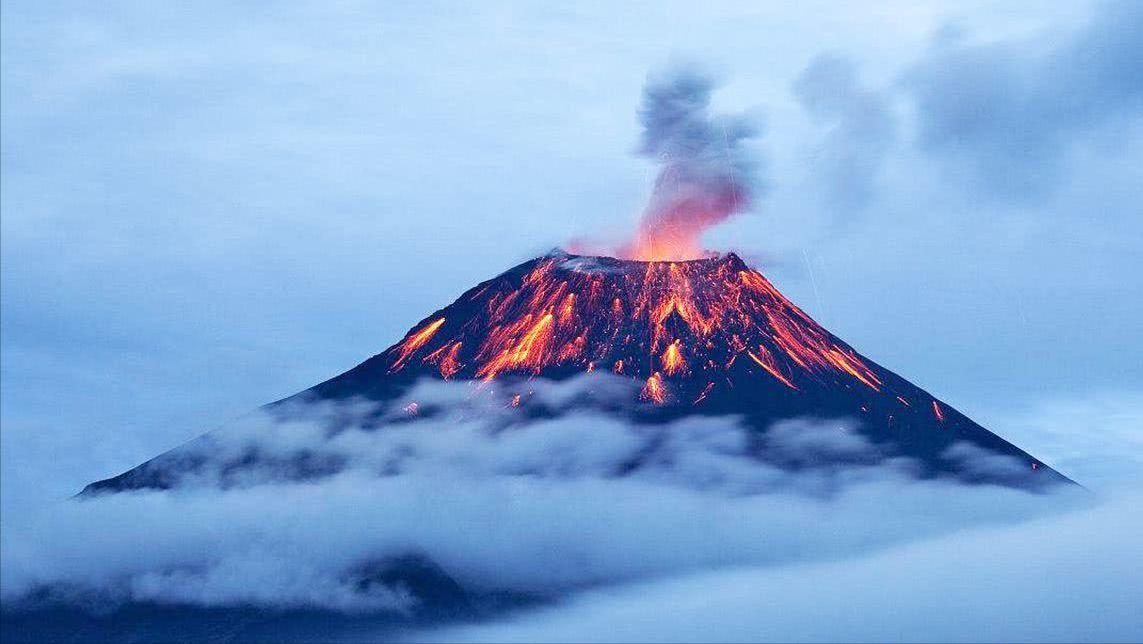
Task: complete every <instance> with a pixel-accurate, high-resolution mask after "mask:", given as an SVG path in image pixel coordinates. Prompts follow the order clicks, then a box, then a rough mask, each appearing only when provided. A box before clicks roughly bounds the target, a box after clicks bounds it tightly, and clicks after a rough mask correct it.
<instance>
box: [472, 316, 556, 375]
mask: <svg viewBox="0 0 1143 644" xmlns="http://www.w3.org/2000/svg"><path fill="white" fill-rule="evenodd" d="M529 317H530V316H529ZM553 319H554V316H553V315H552V314H551V313H546V314H544V316H543V317H541V318H540V319H539V320H538V321H537V322H536V323H535V324H533V325H532V326H531V328H529V329H528V330H527V331H526V332H525V333H524V334H523V335H522V336H521V337H520V339H519V340H518V341H516V342H515V343H512V344H510V345H509V346H508V347H507V348H505V349H504V350H502V351H501V352H500V353H499V354H497V355H496V357H494V358H492V359H491V360H489V361H488V362H486V363H484V365H483V366H482V367H480V369H478V370H477V372H476V375H477V376H478V377H483V378H484V379H485V380H491V379H493V378H495V377H496V374H497V373H500V372H501V371H503V370H505V369H511V368H515V367H520V366H527V367H531V368H532V369H533V370H534V371H536V372H539V370H540V369H541V368H542V367H543V366H544V365H545V363H546V361H545V354H546V352H547V348H548V343H549V342H550V341H551V339H552V320H553ZM527 321H528V317H525V318H524V319H523V320H520V321H518V322H517V324H514V325H512V327H518V326H519V324H520V322H524V323H526V322H527ZM513 330H516V329H515V328H513V329H509V332H511V331H513ZM501 335H503V334H501Z"/></svg>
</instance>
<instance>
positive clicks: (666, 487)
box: [0, 378, 1090, 612]
mask: <svg viewBox="0 0 1143 644" xmlns="http://www.w3.org/2000/svg"><path fill="white" fill-rule="evenodd" d="M616 382H617V380H613V379H611V378H603V379H600V378H595V379H592V378H587V379H580V380H577V381H573V382H571V383H568V384H566V385H555V384H552V383H544V382H542V381H537V382H535V383H534V384H535V389H534V390H535V392H536V393H535V394H534V395H535V396H536V397H537V398H538V399H540V400H541V402H543V403H544V404H546V405H548V406H549V407H550V408H558V407H559V406H561V405H566V404H569V403H570V402H571V401H574V400H576V399H577V397H579V396H581V395H582V394H583V392H584V391H585V388H590V389H591V390H592V391H594V392H596V393H597V394H599V395H600V396H602V397H603V398H604V399H606V396H607V393H606V392H607V390H610V389H611V388H612V387H615V386H616V385H615V383H616ZM619 386H621V385H619ZM615 392H616V394H617V395H618V394H620V393H623V392H622V391H620V390H619V389H615ZM411 396H415V399H416V400H417V401H419V405H418V408H417V410H416V412H415V413H414V412H411V411H408V410H406V409H405V406H404V404H405V402H404V401H401V403H400V404H398V405H395V406H394V407H392V408H390V409H384V410H375V409H371V408H369V407H368V406H364V405H360V404H356V405H355V404H350V405H338V406H328V405H318V406H313V407H310V408H307V409H305V410H301V409H294V410H292V411H293V413H292V414H291V416H292V417H293V420H290V421H288V422H281V421H278V420H274V419H272V418H267V417H251V418H248V419H247V420H246V421H245V422H244V423H243V424H242V425H241V426H240V427H237V428H232V429H230V430H227V431H225V432H218V433H216V434H215V435H214V438H213V439H212V440H213V441H214V443H213V445H212V450H214V451H215V453H216V455H225V454H227V453H228V450H229V453H230V454H232V455H233V454H250V453H251V451H250V450H251V449H256V450H257V454H259V458H261V459H265V460H266V462H275V461H277V462H286V461H290V460H292V459H293V457H296V456H297V455H299V454H303V453H305V454H309V455H311V456H315V455H316V456H318V457H320V458H330V459H335V460H337V461H338V462H339V464H340V467H339V469H338V471H337V473H335V474H332V475H329V476H325V477H324V478H316V479H311V480H309V481H303V482H290V481H285V480H283V477H282V472H281V471H280V470H279V469H277V468H275V467H266V468H251V469H250V470H249V471H248V473H247V474H245V475H243V476H230V477H228V478H225V479H224V478H223V477H221V476H220V475H219V472H217V471H211V470H209V468H208V469H207V470H206V471H205V472H204V473H203V474H202V475H201V477H200V478H199V479H198V480H196V481H188V482H187V484H186V485H185V486H184V487H182V488H180V489H178V490H175V491H167V492H154V491H151V492H130V493H119V494H108V495H103V496H97V497H94V498H89V499H85V500H79V501H70V502H67V503H63V504H60V505H56V506H52V507H47V508H43V509H42V510H41V511H40V512H39V513H37V514H35V515H31V516H27V517H22V519H23V520H22V521H20V522H18V523H11V524H9V523H6V524H5V530H4V533H3V536H2V540H0V544H2V547H3V556H4V567H3V571H2V577H0V581H2V589H3V597H4V600H5V603H6V604H17V605H18V604H20V603H21V602H27V601H30V598H31V597H33V596H39V597H41V598H42V597H43V596H45V595H44V593H45V592H46V596H48V597H51V598H55V599H63V600H70V601H81V602H95V603H99V604H102V605H106V604H107V603H108V602H115V601H154V602H159V603H172V604H191V605H199V606H242V605H255V606H263V607H275V608H298V607H318V608H325V609H332V610H339V611H347V612H362V611H378V610H380V611H397V612H402V611H409V610H414V611H415V610H416V607H417V606H418V603H419V602H420V601H421V599H422V598H420V597H418V596H417V595H416V593H415V592H412V591H410V589H409V588H408V587H405V586H403V585H402V584H401V583H367V581H368V577H367V571H368V570H369V568H370V566H371V565H375V564H377V563H378V562H385V561H392V560H394V559H398V558H401V557H407V556H419V557H424V558H426V559H427V560H429V561H431V562H433V563H434V564H435V565H437V566H439V567H440V568H441V569H442V570H443V571H444V573H445V574H447V575H448V576H449V577H450V578H452V579H453V580H455V581H456V582H457V583H459V584H460V585H461V586H462V587H463V588H464V589H466V590H468V591H469V592H474V593H482V592H511V593H522V594H525V595H528V596H533V597H547V598H552V597H562V596H566V595H567V594H568V593H572V592H576V591H580V590H583V589H587V588H592V587H597V586H600V585H609V584H615V583H622V582H633V581H638V580H642V579H649V578H657V577H662V576H669V575H677V574H685V573H688V572H696V571H700V570H703V569H707V568H711V567H717V568H722V567H727V566H741V565H755V566H759V565H760V566H770V565H779V564H781V565H790V564H794V563H798V562H807V561H821V560H827V559H832V558H837V557H843V556H852V555H857V554H860V553H866V552H870V551H875V550H878V549H880V548H884V547H887V546H889V545H891V544H894V543H901V542H907V541H912V540H915V539H918V538H922V537H926V536H935V535H940V534H946V533H949V532H951V531H956V530H961V529H963V528H965V527H966V526H972V525H981V524H995V523H1000V524H1005V523H1012V522H1016V521H1020V520H1025V519H1029V518H1032V517H1036V516H1044V515H1051V514H1056V513H1060V512H1064V511H1067V510H1069V509H1074V508H1076V507H1082V506H1083V505H1086V504H1088V503H1090V499H1087V498H1086V497H1087V495H1086V494H1084V493H1081V492H1080V491H1078V490H1060V492H1059V493H1058V494H1033V493H1028V492H1022V491H1018V490H1013V489H1007V488H999V487H992V486H963V485H959V484H956V483H952V482H947V481H941V480H936V481H926V482H919V481H916V480H914V479H913V478H912V476H911V470H910V466H909V463H908V462H907V461H906V460H901V459H898V460H894V459H888V460H885V459H880V458H872V457H873V456H875V451H876V450H874V449H873V448H872V446H871V445H869V444H868V443H867V442H865V441H864V440H863V439H862V438H861V437H860V436H859V435H858V434H856V433H854V432H853V431H852V430H853V425H852V422H851V421H846V420H831V419H821V420H817V419H803V420H792V421H788V422H785V423H782V424H780V425H779V426H776V427H775V428H774V430H773V431H772V432H771V433H770V434H769V435H768V436H767V437H766V440H767V441H768V442H769V445H768V448H769V449H770V450H772V451H774V452H777V453H781V454H783V455H784V457H785V458H787V459H788V460H789V461H790V462H791V463H798V462H802V463H813V462H826V463H830V465H828V466H823V467H813V468H810V469H804V470H800V471H798V472H796V473H791V472H789V471H786V470H784V469H781V468H777V467H774V466H768V465H765V464H763V463H761V462H759V461H758V460H757V459H756V458H754V457H753V456H752V455H751V454H752V452H751V450H750V449H748V445H749V443H750V441H751V436H750V434H749V432H748V431H747V430H745V429H743V428H742V427H740V426H739V425H738V424H737V423H736V422H735V421H734V419H733V418H690V419H684V420H681V421H678V422H676V423H672V424H670V425H667V426H645V425H637V424H628V423H624V422H620V421H618V420H616V419H614V418H611V417H604V416H601V415H598V414H595V413H592V412H586V413H569V414H565V415H563V416H560V417H556V418H550V419H546V420H532V421H529V422H515V423H512V422H504V420H505V419H507V418H509V417H510V414H508V413H507V412H505V410H504V408H503V407H502V406H500V405H501V402H500V400H499V399H498V398H497V397H495V396H490V395H487V392H486V390H483V389H479V388H474V387H472V386H470V385H467V384H459V383H457V384H441V383H434V384H432V385H429V386H425V387H421V388H420V389H418V390H417V391H415V392H413V394H411ZM497 409H499V410H500V411H499V412H498V411H496V410H497ZM300 411H305V412H306V414H299V413H298V412H300ZM501 414H502V415H501ZM299 418H300V420H299ZM378 419H380V422H383V423H385V426H384V427H381V428H380V429H377V428H376V427H375V426H369V423H374V425H375V424H376V422H378ZM335 424H336V425H337V426H338V427H339V428H340V430H339V431H338V432H337V433H335V434H333V435H331V434H330V427H331V426H332V425H335ZM823 456H829V458H824V459H823V458H822V457H823ZM839 463H846V464H845V465H839ZM220 482H225V484H226V485H227V486H228V487H225V488H220V487H219V484H220ZM37 593H38V594H37Z"/></svg>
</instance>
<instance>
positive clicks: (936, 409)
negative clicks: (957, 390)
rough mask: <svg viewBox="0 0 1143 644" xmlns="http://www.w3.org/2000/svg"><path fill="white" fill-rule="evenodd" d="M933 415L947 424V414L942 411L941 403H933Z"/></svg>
mask: <svg viewBox="0 0 1143 644" xmlns="http://www.w3.org/2000/svg"><path fill="white" fill-rule="evenodd" d="M933 415H934V416H936V417H937V420H939V421H940V422H942V423H943V422H945V412H944V410H942V409H941V405H940V403H938V402H937V401H935V400H934V401H933Z"/></svg>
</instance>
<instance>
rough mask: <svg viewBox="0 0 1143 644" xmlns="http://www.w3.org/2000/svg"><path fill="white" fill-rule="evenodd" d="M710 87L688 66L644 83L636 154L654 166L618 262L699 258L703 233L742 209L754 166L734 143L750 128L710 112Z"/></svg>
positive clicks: (711, 83)
mask: <svg viewBox="0 0 1143 644" xmlns="http://www.w3.org/2000/svg"><path fill="white" fill-rule="evenodd" d="M714 86H715V83H714V81H713V80H712V79H711V78H710V77H709V76H706V75H704V74H702V73H699V72H697V71H695V70H692V69H673V70H670V71H668V72H666V73H661V74H656V75H652V76H650V77H649V78H648V79H647V84H646V86H644V88H643V100H642V104H641V105H640V107H639V121H640V123H641V124H642V125H643V138H642V141H641V143H640V147H639V154H641V155H643V156H646V157H649V158H653V159H656V160H657V161H658V162H659V164H660V168H659V174H658V177H657V178H656V179H655V188H654V192H653V193H652V195H651V200H650V203H648V205H647V210H646V211H645V212H644V213H643V217H642V219H641V220H640V222H639V230H638V232H637V233H636V236H635V239H634V240H633V241H632V242H631V244H629V245H628V246H627V247H626V248H624V249H623V250H622V252H621V255H622V256H623V257H626V258H628V259H639V260H684V259H695V258H699V257H702V256H703V255H704V253H703V251H702V248H701V247H700V246H699V237H700V236H701V235H702V233H703V231H705V230H706V229H707V228H709V227H711V226H713V225H715V224H718V223H720V222H722V221H724V220H726V219H727V218H728V217H730V216H731V215H733V214H735V213H738V212H741V211H743V210H745V209H746V208H747V207H749V205H750V197H751V184H752V175H753V165H754V164H753V163H752V162H751V161H750V159H749V158H748V155H747V154H746V153H745V152H744V151H743V150H742V148H741V145H740V144H741V143H742V141H743V140H745V139H748V138H751V137H753V136H755V135H756V134H757V131H756V129H755V128H754V127H753V126H752V125H751V124H750V123H749V122H748V121H747V120H746V119H745V118H743V117H725V116H724V117H718V116H712V115H710V114H709V112H708V108H709V106H710V95H711V91H712V90H713V89H714Z"/></svg>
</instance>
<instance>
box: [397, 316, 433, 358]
mask: <svg viewBox="0 0 1143 644" xmlns="http://www.w3.org/2000/svg"><path fill="white" fill-rule="evenodd" d="M444 322H445V319H444V318H440V319H438V320H435V321H433V322H430V323H429V324H427V325H426V326H425V327H424V328H423V329H421V330H419V331H417V332H415V333H413V334H411V335H409V337H407V338H405V341H404V342H402V343H401V344H400V347H401V354H400V355H399V356H398V357H397V360H396V361H395V362H394V363H393V370H394V371H396V370H397V369H400V368H401V365H402V364H404V362H405V359H406V358H408V357H409V356H410V355H412V354H413V352H414V351H416V350H417V349H420V348H421V347H423V346H425V343H426V342H428V341H429V340H430V339H432V337H433V335H434V334H435V333H436V332H437V329H439V328H441V325H442V324H444Z"/></svg>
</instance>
